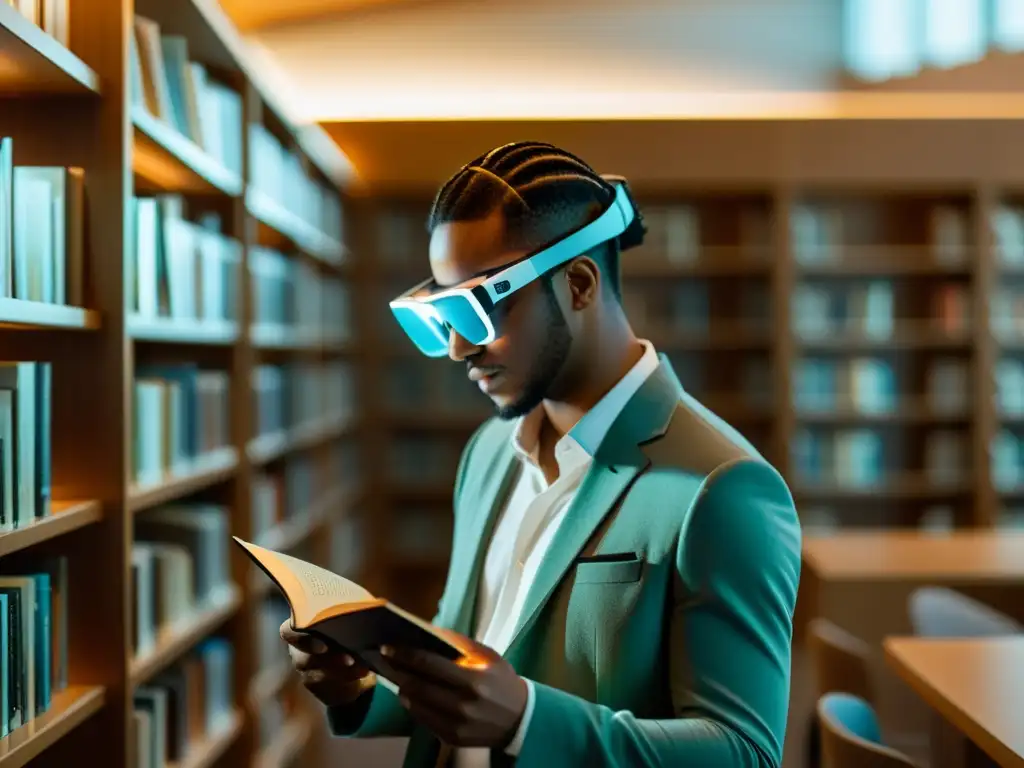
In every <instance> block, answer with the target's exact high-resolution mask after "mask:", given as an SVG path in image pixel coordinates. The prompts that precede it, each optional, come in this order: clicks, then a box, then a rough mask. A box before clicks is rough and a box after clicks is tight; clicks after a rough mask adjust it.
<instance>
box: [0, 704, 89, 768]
mask: <svg viewBox="0 0 1024 768" xmlns="http://www.w3.org/2000/svg"><path fill="white" fill-rule="evenodd" d="M105 696H106V689H104V688H103V687H102V686H72V687H69V688H67V689H66V690H63V691H59V692H57V693H55V694H54V695H53V699H52V700H51V702H50V709H49V711H47V712H46V713H45V714H43V715H41V716H40V717H37V718H35V719H34V720H33V721H32V722H30V723H28V724H27V725H24V726H22V727H21V728H19V729H17V730H16V731H14V732H13V733H11V734H10V735H9V736H7V737H5V738H3V739H0V768H21V766H23V765H28V764H29V763H30V761H32V760H33V759H35V758H36V757H37V756H38V755H39V754H41V753H42V752H43V751H44V750H46V749H49V748H50V747H52V746H53V745H54V744H56V743H57V742H58V741H60V740H61V739H62V738H64V737H65V736H67V735H68V734H69V733H71V731H73V730H74V729H75V728H77V727H78V726H80V725H81V724H82V723H84V722H85V721H86V720H88V719H89V718H90V717H92V716H93V715H95V714H96V713H97V712H98V711H99V710H100V708H101V707H102V706H103V700H104V697H105Z"/></svg>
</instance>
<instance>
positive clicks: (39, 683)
mask: <svg viewBox="0 0 1024 768" xmlns="http://www.w3.org/2000/svg"><path fill="white" fill-rule="evenodd" d="M32 578H33V579H34V580H35V582H36V605H35V616H34V620H35V623H36V632H35V651H36V652H35V656H36V675H35V678H36V679H35V683H36V687H35V690H36V714H37V715H41V714H43V713H44V712H46V711H47V710H48V709H49V708H50V693H51V691H52V690H53V684H52V678H53V662H52V659H53V653H52V645H51V643H52V635H51V629H52V628H51V623H50V616H51V608H50V607H51V605H52V601H51V599H50V574H48V573H33V574H32Z"/></svg>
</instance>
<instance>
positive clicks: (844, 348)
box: [793, 331, 971, 353]
mask: <svg viewBox="0 0 1024 768" xmlns="http://www.w3.org/2000/svg"><path fill="white" fill-rule="evenodd" d="M793 341H794V344H795V346H796V348H797V349H802V350H804V351H807V352H838V353H844V352H862V351H869V350H877V351H882V352H884V351H887V350H892V351H897V350H930V349H935V350H947V351H953V350H966V349H969V348H970V344H971V341H970V337H968V336H966V335H964V336H960V335H955V334H954V335H951V334H947V333H941V332H939V331H920V332H903V333H899V332H897V333H894V334H893V335H892V336H889V337H886V338H879V339H873V338H869V337H866V336H853V335H850V336H846V335H844V334H837V335H833V336H829V337H828V338H820V339H807V338H802V337H800V336H794V338H793Z"/></svg>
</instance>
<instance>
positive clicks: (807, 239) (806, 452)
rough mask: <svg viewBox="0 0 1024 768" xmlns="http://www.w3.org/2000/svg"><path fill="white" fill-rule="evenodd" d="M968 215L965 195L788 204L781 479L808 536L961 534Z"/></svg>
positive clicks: (970, 502) (970, 498)
mask: <svg viewBox="0 0 1024 768" xmlns="http://www.w3.org/2000/svg"><path fill="white" fill-rule="evenodd" d="M976 212H977V211H976V206H975V205H974V203H973V202H972V200H971V194H970V191H969V190H968V189H964V190H955V189H951V190H949V191H948V192H946V191H937V192H935V193H930V194H915V193H906V194H901V193H892V192H890V193H878V194H872V193H870V192H865V191H863V190H860V191H851V192H849V193H848V194H844V193H842V192H833V193H830V194H828V195H816V194H814V193H813V191H810V192H808V193H807V194H805V195H801V196H799V197H798V199H796V200H794V201H793V203H792V205H791V208H790V215H789V225H788V226H789V237H790V248H789V252H788V255H789V257H790V258H791V259H792V262H793V268H794V272H795V281H794V285H793V288H792V304H791V310H792V318H791V320H792V322H791V328H792V331H793V335H794V339H795V340H794V347H795V353H794V365H793V372H792V379H793V387H792V392H793V407H794V410H795V420H796V425H797V426H796V429H795V433H794V436H793V440H792V455H791V457H790V461H791V473H790V474H791V477H792V479H793V483H794V490H795V492H796V494H797V496H798V498H799V500H800V502H801V504H802V507H801V512H802V514H803V516H804V521H805V523H806V524H807V525H808V526H813V527H817V528H827V527H830V526H834V525H839V524H842V525H844V526H878V525H903V526H908V525H909V526H918V525H920V526H922V527H926V528H929V529H933V530H941V529H946V530H948V529H949V528H951V527H953V526H958V525H965V524H970V523H971V519H972V516H973V513H974V510H975V509H976V508H977V507H976V501H977V500H976V498H975V496H974V485H973V474H972V471H971V464H972V461H973V459H972V455H971V428H972V412H973V410H974V408H973V403H972V402H971V401H970V399H969V393H970V392H971V390H972V387H971V386H970V376H971V368H972V364H973V361H972V354H971V353H972V349H973V347H974V337H973V335H972V325H973V322H972V320H973V318H972V310H971V307H972V302H973V301H974V300H975V267H976V265H977V259H976V258H975V257H976V254H977V248H975V247H974V244H975V242H976V237H975V234H974V232H973V226H972V220H973V217H974V216H975V215H976ZM867 499H870V500H871V503H870V504H865V500H867Z"/></svg>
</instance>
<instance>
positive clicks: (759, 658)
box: [328, 357, 800, 768]
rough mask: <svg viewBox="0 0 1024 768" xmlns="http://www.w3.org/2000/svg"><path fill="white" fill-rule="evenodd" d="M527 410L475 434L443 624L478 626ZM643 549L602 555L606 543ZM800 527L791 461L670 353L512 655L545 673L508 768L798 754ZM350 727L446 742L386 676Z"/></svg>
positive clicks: (617, 439) (418, 764)
mask: <svg viewBox="0 0 1024 768" xmlns="http://www.w3.org/2000/svg"><path fill="white" fill-rule="evenodd" d="M513 429H514V423H511V422H507V421H500V420H497V419H492V420H490V421H488V422H486V423H485V424H484V425H483V426H481V427H480V428H479V429H478V430H477V432H476V433H475V434H474V435H473V437H472V438H471V439H470V441H469V443H468V445H467V446H466V449H465V452H464V453H463V456H462V459H461V461H460V464H459V470H458V475H457V479H456V485H455V534H454V541H453V547H452V558H451V565H450V568H449V572H448V577H447V581H446V584H445V588H444V594H443V596H442V598H441V602H440V607H439V611H438V614H437V616H436V618H435V619H434V621H435V623H437V624H438V625H440V626H443V627H448V628H451V629H454V630H456V631H459V632H462V633H464V634H471V632H472V623H473V616H474V608H475V601H476V595H477V585H478V582H479V576H480V569H481V567H482V562H483V557H484V553H485V552H486V549H487V544H488V542H489V541H490V536H491V531H492V528H493V525H494V522H495V519H496V517H497V513H498V512H499V511H500V509H501V508H502V504H503V502H504V500H505V496H506V494H507V492H508V491H509V486H510V484H511V482H512V481H513V480H514V479H515V477H516V472H515V469H516V467H517V461H518V459H517V457H516V455H515V452H514V450H513V448H512V431H513ZM608 554H616V555H623V554H626V555H628V559H615V560H611V561H609V560H604V561H601V560H595V559H592V558H593V556H594V555H608ZM799 578H800V525H799V522H798V520H797V515H796V510H795V508H794V505H793V499H792V496H791V495H790V493H789V490H788V489H787V487H786V484H785V482H784V481H783V479H782V477H781V476H780V475H779V473H778V472H777V471H776V470H775V469H774V468H773V467H772V466H771V465H769V464H768V463H767V462H766V461H765V460H764V459H763V458H762V457H761V456H760V454H758V452H757V451H756V450H755V449H754V447H753V446H752V445H750V444H749V443H748V442H747V441H746V440H745V439H744V438H743V437H742V436H741V435H740V434H739V433H738V432H736V430H734V429H733V428H732V427H730V426H729V425H727V424H726V423H725V422H723V421H722V420H721V419H719V418H718V417H717V416H715V415H714V414H712V413H711V412H710V411H708V410H707V409H706V408H704V407H703V406H702V405H701V404H700V403H698V402H697V401H696V400H694V399H693V398H692V397H690V396H689V395H688V394H686V393H685V392H684V391H683V389H682V387H681V386H680V385H679V382H678V380H677V378H676V376H675V373H674V372H673V371H672V368H671V366H670V365H669V363H668V361H667V360H666V359H665V358H664V357H662V358H661V365H660V366H659V368H658V369H657V370H656V371H655V372H654V373H653V374H652V375H651V376H650V377H649V378H648V379H647V381H646V383H645V384H644V385H643V386H642V387H641V388H640V390H639V391H638V392H637V393H636V394H635V395H634V396H633V398H632V399H631V400H630V401H629V403H628V404H627V405H626V407H625V409H624V410H623V412H622V413H621V415H620V416H619V418H618V419H617V420H616V421H615V423H614V424H613V425H612V427H611V429H610V431H609V432H608V434H607V436H606V437H605V439H604V441H603V442H602V443H601V446H600V448H599V449H598V451H597V453H596V455H595V457H594V462H593V464H592V466H591V468H590V469H589V470H588V472H587V474H586V476H585V477H584V479H583V481H582V484H581V486H580V488H579V491H578V493H577V495H576V497H575V498H574V500H573V501H572V503H571V507H570V508H569V510H568V512H567V514H566V516H565V519H564V521H563V523H562V524H561V526H560V527H559V529H558V531H557V533H556V535H555V538H554V541H553V542H552V544H551V549H550V551H549V554H548V556H547V559H546V560H545V561H544V563H543V565H542V566H541V568H540V571H539V572H538V574H537V578H536V581H535V583H534V584H533V586H532V588H531V589H530V592H529V594H528V598H527V603H526V607H525V609H524V611H523V615H522V618H521V619H520V622H519V625H518V628H517V632H516V634H515V636H514V639H513V641H512V643H511V645H510V647H509V649H508V651H507V653H506V654H505V658H507V659H508V660H509V661H511V663H512V664H513V666H514V667H515V669H516V670H517V671H518V672H519V674H520V675H522V676H523V677H526V678H528V679H530V680H532V681H533V682H534V690H535V705H534V711H533V716H532V719H531V720H530V723H529V727H528V729H527V731H526V736H525V740H524V741H523V744H522V749H521V751H520V753H519V756H518V759H517V760H516V759H513V758H509V757H507V756H505V755H504V754H503V753H500V752H499V751H498V750H494V751H493V752H492V765H520V766H524V767H529V768H564V767H565V766H588V767H590V766H593V767H595V768H597V767H598V766H608V767H609V768H611V767H612V766H616V767H617V766H623V767H624V766H631V767H632V766H652V767H653V766H676V765H679V766H687V768H704V767H705V766H706V767H707V768H729V767H731V766H736V767H737V768H739V767H740V766H743V767H744V768H745V767H747V766H750V767H751V768H753V766H758V767H768V766H772V767H775V766H779V765H780V764H781V762H782V747H783V738H784V734H785V730H786V715H787V710H788V706H789V678H790V650H791V641H792V627H793V609H794V605H795V603H796V594H797V584H798V582H799ZM328 721H329V723H330V726H331V730H332V732H333V733H334V734H335V735H337V736H357V737H360V736H411V741H410V744H409V749H408V752H407V754H406V760H405V767H406V768H433V767H434V765H435V763H436V761H437V756H438V747H439V744H438V741H437V740H436V739H435V738H434V737H433V736H432V735H431V734H429V733H428V732H427V731H426V730H425V729H423V728H421V727H419V726H417V725H415V724H414V723H413V722H412V720H411V718H410V717H409V715H408V714H407V713H406V711H405V710H404V709H403V708H402V706H401V705H400V704H399V703H398V701H397V699H396V698H395V696H394V695H393V694H391V693H390V692H388V691H387V690H386V689H384V688H383V687H382V686H377V687H376V689H375V690H374V691H371V692H368V693H367V694H364V696H363V699H362V700H361V701H358V702H356V703H355V704H353V705H352V706H350V707H347V708H342V709H331V710H329V711H328Z"/></svg>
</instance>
